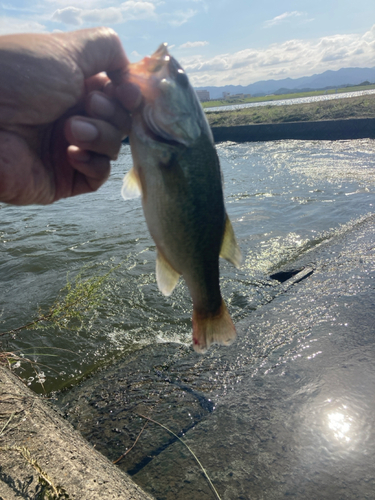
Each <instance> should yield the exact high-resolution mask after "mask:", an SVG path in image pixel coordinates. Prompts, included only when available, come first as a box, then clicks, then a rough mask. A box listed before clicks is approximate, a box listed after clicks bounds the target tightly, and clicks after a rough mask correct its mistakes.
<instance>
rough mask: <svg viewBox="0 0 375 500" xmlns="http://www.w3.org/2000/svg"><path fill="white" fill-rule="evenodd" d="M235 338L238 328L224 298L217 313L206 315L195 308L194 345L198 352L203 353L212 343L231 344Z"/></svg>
mask: <svg viewBox="0 0 375 500" xmlns="http://www.w3.org/2000/svg"><path fill="white" fill-rule="evenodd" d="M235 338H236V329H235V327H234V324H233V322H232V320H231V317H230V316H229V312H228V309H227V307H226V305H225V303H224V301H223V300H222V301H221V306H220V308H219V310H218V311H217V312H216V313H215V314H212V313H210V314H207V315H205V314H202V313H198V312H197V311H196V310H193V347H194V350H195V351H196V352H198V353H200V354H203V353H204V352H206V350H207V349H208V347H209V346H210V345H211V344H222V345H230V344H231V343H232V342H233V341H234V339H235Z"/></svg>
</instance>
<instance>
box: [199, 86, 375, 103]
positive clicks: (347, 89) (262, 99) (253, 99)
mask: <svg viewBox="0 0 375 500" xmlns="http://www.w3.org/2000/svg"><path fill="white" fill-rule="evenodd" d="M373 89H375V84H374V85H355V86H353V87H343V88H340V89H337V92H336V89H329V90H311V91H309V92H294V93H290V94H277V95H276V94H272V95H266V96H259V97H248V98H246V99H230V98H229V99H225V100H224V99H218V100H216V101H208V102H203V103H202V106H203V108H213V107H217V106H228V105H231V104H245V103H249V102H267V101H279V100H281V99H297V98H299V97H314V96H320V95H330V94H336V93H337V94H342V93H344V92H359V91H362V90H373Z"/></svg>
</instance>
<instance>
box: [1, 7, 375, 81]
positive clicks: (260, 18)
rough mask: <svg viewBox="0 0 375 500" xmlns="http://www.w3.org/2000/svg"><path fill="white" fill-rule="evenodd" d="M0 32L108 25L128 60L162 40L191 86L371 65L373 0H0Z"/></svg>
mask: <svg viewBox="0 0 375 500" xmlns="http://www.w3.org/2000/svg"><path fill="white" fill-rule="evenodd" d="M0 16H1V17H0V34H6V33H20V32H53V31H71V30H75V29H80V28H87V27H92V26H103V25H105V26H110V27H112V28H113V29H115V30H116V31H117V33H118V34H119V35H120V38H121V40H122V42H123V45H124V47H125V50H126V52H127V54H128V57H129V59H130V60H131V61H136V60H138V59H140V58H142V57H143V56H145V55H148V54H151V53H152V52H153V51H154V50H155V49H156V48H157V47H158V45H159V44H160V43H161V42H168V44H169V45H170V46H171V53H172V55H174V56H175V57H176V58H177V59H178V60H179V62H180V63H181V64H182V65H183V66H184V67H185V69H186V71H187V73H188V74H189V76H190V79H191V81H192V83H193V85H195V86H205V85H207V86H208V85H229V84H234V85H238V84H240V85H247V84H249V83H253V82H256V81H259V80H268V79H276V80H278V79H282V78H287V77H291V78H298V77H300V76H309V75H312V74H314V73H321V72H323V71H326V70H328V69H332V70H337V69H340V68H345V67H374V66H375V0H358V1H357V2H353V0H314V1H312V0H304V1H302V0H258V1H256V2H254V1H253V0H215V1H211V0H164V1H163V0H160V1H159V0H125V1H121V0H120V1H118V0H106V1H103V0H36V1H34V0H4V1H3V2H1V0H0Z"/></svg>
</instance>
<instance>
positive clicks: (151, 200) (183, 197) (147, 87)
mask: <svg viewBox="0 0 375 500" xmlns="http://www.w3.org/2000/svg"><path fill="white" fill-rule="evenodd" d="M127 77H128V79H129V80H130V81H131V82H133V83H136V84H137V85H139V87H140V89H141V92H142V96H143V103H142V105H141V106H140V107H139V109H137V111H135V112H134V113H133V115H132V131H131V134H130V136H129V139H130V146H131V152H132V157H133V162H134V166H133V168H132V169H131V171H130V172H129V173H128V174H127V175H126V176H125V178H124V183H123V188H122V195H123V197H124V198H125V199H129V198H134V197H136V196H138V195H139V194H141V195H142V204H143V210H144V214H145V217H146V221H147V225H148V228H149V231H150V233H151V236H152V238H153V240H154V242H155V244H156V247H157V257H156V279H157V284H158V287H159V289H160V291H161V292H162V293H163V294H164V295H167V296H168V295H170V294H171V293H172V291H173V289H174V288H175V286H176V284H177V282H178V279H179V277H180V276H181V275H182V276H183V278H184V279H185V282H186V284H187V286H188V288H189V291H190V294H191V297H192V300H193V346H194V349H195V350H196V351H197V352H201V353H202V352H204V351H205V350H206V349H207V348H208V347H209V345H210V344H212V343H218V344H224V345H229V344H230V343H231V342H232V341H233V340H234V339H235V337H236V330H235V327H234V325H233V322H232V320H231V318H230V316H229V313H228V310H227V308H226V306H225V303H224V301H223V299H222V297H221V293H220V285H219V255H220V256H221V257H223V258H225V259H227V260H228V261H230V262H232V263H233V264H234V265H235V266H237V267H239V265H240V261H241V253H240V250H239V248H238V245H237V242H236V239H235V236H234V232H233V228H232V225H231V223H230V221H229V218H228V215H227V213H226V211H225V207H224V199H223V190H222V182H221V181H222V174H221V169H220V164H219V159H218V156H217V154H216V151H215V147H214V141H213V137H212V133H211V130H210V127H209V125H208V123H207V120H206V117H205V115H204V112H203V110H202V107H201V105H200V103H199V100H198V97H197V95H196V93H195V91H194V89H193V88H192V86H191V85H190V83H189V80H188V78H187V76H186V73H185V72H184V70H183V69H182V68H181V66H180V65H179V64H178V62H177V61H176V60H175V59H174V58H173V57H171V56H170V55H169V53H168V49H167V45H166V44H163V45H161V46H160V47H159V48H158V50H157V51H156V52H155V53H154V54H153V55H152V56H151V57H145V58H144V59H142V60H141V61H140V62H138V63H135V64H131V65H130V67H129V74H128V75H127Z"/></svg>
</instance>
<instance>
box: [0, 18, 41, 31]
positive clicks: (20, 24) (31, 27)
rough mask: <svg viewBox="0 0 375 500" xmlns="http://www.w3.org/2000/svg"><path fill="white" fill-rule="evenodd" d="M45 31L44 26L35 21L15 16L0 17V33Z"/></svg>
mask: <svg viewBox="0 0 375 500" xmlns="http://www.w3.org/2000/svg"><path fill="white" fill-rule="evenodd" d="M46 31H47V29H46V27H45V26H44V25H43V24H40V23H38V22H36V21H32V20H24V19H20V18H17V17H8V16H1V17H0V35H8V34H12V33H45V32H46Z"/></svg>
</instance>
